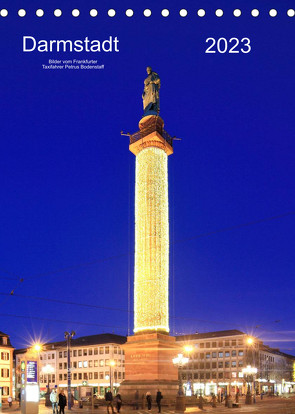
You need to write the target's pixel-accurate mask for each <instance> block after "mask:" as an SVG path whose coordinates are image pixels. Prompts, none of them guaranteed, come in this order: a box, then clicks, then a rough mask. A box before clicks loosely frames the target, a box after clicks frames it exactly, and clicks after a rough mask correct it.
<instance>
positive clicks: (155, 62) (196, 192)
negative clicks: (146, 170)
mask: <svg viewBox="0 0 295 414" xmlns="http://www.w3.org/2000/svg"><path fill="white" fill-rule="evenodd" d="M50 3H51V5H50V7H48V6H47V5H46V2H45V1H42V0H41V1H38V2H37V1H35V0H33V1H31V2H30V3H29V6H28V7H25V6H24V5H23V3H22V4H21V5H20V4H18V2H16V1H15V2H9V1H8V0H6V1H3V2H2V4H1V8H7V9H8V10H9V15H8V17H6V18H0V53H1V62H0V75H1V100H0V105H1V107H0V114H1V163H0V177H1V187H0V188H1V210H0V211H1V215H0V228H1V233H0V257H1V262H0V281H1V289H0V293H1V295H0V306H1V310H0V315H1V326H0V330H1V331H3V332H6V333H8V334H9V335H10V336H11V340H12V343H13V345H14V346H15V347H22V346H24V345H26V344H28V343H29V342H30V341H31V339H32V338H37V337H39V336H40V338H41V340H42V341H54V340H61V339H62V338H63V333H64V331H65V330H73V329H74V330H76V332H77V336H82V335H88V334H95V333H102V332H114V333H118V334H124V335H125V334H127V331H128V278H130V279H131V284H132V280H133V244H134V205H133V200H134V167H135V159H134V156H133V155H132V154H131V153H130V152H129V151H128V138H127V137H122V136H121V135H120V131H121V130H123V131H124V132H131V133H132V132H135V131H136V130H137V127H138V121H139V120H140V118H141V115H142V100H141V93H142V89H143V80H144V78H145V77H146V71H145V68H146V66H148V65H150V66H152V68H153V69H154V70H155V71H156V72H158V73H159V75H160V77H161V84H162V86H161V91H160V97H161V116H162V117H163V119H164V121H165V128H166V130H167V131H168V132H169V133H170V134H171V135H172V136H174V135H175V136H177V137H179V138H181V139H182V140H181V141H176V142H175V145H174V149H175V152H174V155H173V156H171V157H169V185H170V187H169V192H170V194H169V196H170V229H171V255H170V256H171V295H170V308H171V313H170V314H171V330H172V333H173V334H174V333H175V334H177V333H193V332H196V331H199V332H203V331H212V330H222V329H241V330H244V331H246V332H248V333H252V334H254V335H257V336H259V337H260V338H261V339H263V340H265V341H266V342H267V343H268V344H270V345H275V346H278V347H280V348H281V349H282V350H284V351H285V352H290V353H295V337H294V332H295V316H294V288H295V280H294V264H295V263H294V236H295V224H294V223H295V222H294V219H295V217H294V210H295V208H294V199H295V194H294V172H295V164H294V150H295V148H294V147H295V145H294V141H295V124H294V113H295V104H294V90H295V89H294V86H295V85H294V65H295V51H294V50H295V49H294V45H293V39H294V30H295V29H294V23H295V17H294V18H290V17H288V16H287V14H286V11H287V10H288V8H289V7H292V4H291V3H292V2H290V1H280V4H279V5H278V16H277V17H275V18H271V17H270V16H269V15H268V10H269V9H270V8H271V7H276V4H273V5H272V6H271V7H269V6H268V5H267V2H265V1H255V2H254V1H250V2H236V1H226V2H225V1H224V0H221V1H218V2H216V1H210V2H203V3H202V4H201V3H200V4H199V3H198V4H197V5H196V4H195V3H196V2H193V1H187V0H185V1H183V2H181V4H179V3H177V2H175V1H169V2H165V1H159V2H155V1H151V2H148V3H146V2H143V1H140V2H138V1H135V0H131V1H129V2H124V1H123V2H119V1H118V0H114V1H113V2H111V3H110V2H106V1H105V2H99V4H97V3H96V2H94V1H88V0H87V1H84V2H66V1H64V2H61V1H51V2H50ZM74 3H75V4H74ZM127 3H128V4H127ZM167 3H168V5H169V6H168V5H167ZM274 3H275V2H274ZM277 3H278V2H277ZM80 6H81V7H80ZM20 7H25V8H26V10H27V15H26V17H24V18H20V17H18V16H17V10H18V8H20ZM56 7H60V8H61V9H62V10H63V15H62V17H60V18H56V17H54V16H53V13H52V12H53V10H54V9H55V8H56ZM75 7H78V8H80V10H81V15H80V17H78V18H74V17H72V16H71V10H72V9H73V8H75ZM93 7H96V8H97V9H98V11H99V15H98V16H97V17H96V18H92V17H90V16H89V10H90V9H91V8H93ZM147 7H148V8H150V9H151V10H152V16H151V17H150V18H146V17H144V16H143V14H142V11H143V10H144V9H145V8H147ZM166 7H169V9H170V11H171V13H170V16H169V17H168V18H163V17H162V16H161V13H160V11H161V10H162V9H163V8H166ZM201 7H203V8H205V9H206V12H207V13H206V16H205V17H204V18H200V17H198V16H197V14H196V11H197V9H198V8H201ZM236 7H240V8H241V9H242V16H241V17H240V18H235V17H233V15H232V11H233V9H234V8H236ZM254 7H255V8H258V9H259V10H260V16H259V17H258V18H253V17H252V16H251V14H250V11H251V9H252V8H254ZM37 8H44V10H45V15H44V17H42V18H38V17H36V16H35V14H34V13H35V10H36V9H37ZM109 8H114V9H116V11H117V14H116V16H115V17H114V18H110V17H108V16H107V10H108V9H109ZM127 8H133V9H134V12H135V14H134V17H132V18H128V17H126V16H125V14H124V12H125V10H126V9H127ZM181 8H187V9H188V12H189V13H188V16H187V17H186V18H181V17H180V16H179V14H178V12H179V9H181ZM216 8H224V17H222V18H217V17H216V16H215V14H214V11H215V9H216ZM24 35H28V36H34V37H35V38H36V39H38V40H39V39H46V40H49V39H71V40H75V39H84V38H85V36H88V37H89V38H90V39H99V40H104V39H106V38H108V37H109V36H110V35H112V36H117V37H118V38H119V49H120V52H119V53H115V52H113V53H100V54H99V53H97V54H95V53H86V52H85V53H59V54H58V53H38V52H32V53H23V52H22V36H24ZM208 37H215V38H216V39H218V38H219V37H225V38H226V39H230V38H231V37H237V38H239V39H242V38H243V37H248V38H250V39H251V45H252V51H251V53H249V54H243V53H239V54H228V53H225V54H205V53H204V52H205V49H206V48H207V47H208V45H206V43H205V41H206V39H207V38H208ZM57 58H61V59H77V58H78V59H98V63H99V64H104V65H105V69H104V70H93V71H86V70H85V71H81V70H80V71H74V70H72V71H70V70H68V71H53V70H42V68H41V65H42V64H46V63H48V59H57ZM286 213H293V214H286ZM274 217H276V218H274ZM270 218H273V219H270ZM268 219H270V220H268ZM260 220H261V222H260ZM247 223H252V224H249V225H247V226H240V225H243V224H247ZM221 230H224V231H221ZM20 278H23V279H24V280H23V282H19V279H20ZM12 290H14V291H15V296H8V295H7V294H9V292H11V291H12ZM33 297H34V298H33ZM37 298H43V299H42V300H41V299H37ZM45 299H50V301H46V300H45ZM131 299H132V292H131ZM52 300H55V301H56V302H53V301H52ZM59 301H65V302H73V303H75V305H73V304H70V303H68V304H66V303H60V302H59ZM77 303H80V304H89V305H92V307H86V306H78V305H77ZM132 307H133V305H132V304H131V310H132ZM16 316H23V317H24V318H20V317H16ZM36 318H40V319H36ZM130 321H131V330H132V321H133V315H132V313H130ZM78 322H80V323H78Z"/></svg>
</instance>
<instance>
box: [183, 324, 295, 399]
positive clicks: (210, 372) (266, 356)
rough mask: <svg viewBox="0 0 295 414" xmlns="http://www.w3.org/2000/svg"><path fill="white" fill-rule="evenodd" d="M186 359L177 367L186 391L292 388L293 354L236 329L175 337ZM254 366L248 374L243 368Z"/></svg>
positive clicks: (203, 393)
mask: <svg viewBox="0 0 295 414" xmlns="http://www.w3.org/2000/svg"><path fill="white" fill-rule="evenodd" d="M176 340H177V342H178V343H179V345H180V346H181V347H182V348H183V354H184V355H185V356H187V357H189V362H188V364H187V365H186V366H184V367H183V368H182V369H181V378H182V381H183V384H184V388H185V391H186V394H187V395H192V394H202V395H210V394H211V393H214V394H217V393H221V392H227V393H229V392H230V393H236V392H237V391H238V390H239V392H240V393H246V389H247V385H248V384H249V386H250V387H251V391H252V392H254V389H255V391H256V392H257V393H260V392H271V393H282V392H293V391H295V382H293V379H294V378H293V377H292V375H293V373H294V361H295V357H294V356H292V355H287V354H284V353H282V352H280V351H279V350H276V349H272V348H270V347H267V346H265V345H264V344H263V342H262V341H261V340H259V339H258V338H254V337H252V336H249V335H247V334H246V333H244V332H241V331H238V330H228V331H217V332H208V333H200V334H198V333H197V334H193V335H185V336H178V337H177V338H176ZM247 366H251V367H255V368H257V374H255V376H252V377H251V378H250V379H251V381H249V378H248V377H247V378H246V376H245V374H244V373H243V370H244V369H246V368H247Z"/></svg>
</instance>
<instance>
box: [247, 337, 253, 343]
mask: <svg viewBox="0 0 295 414" xmlns="http://www.w3.org/2000/svg"><path fill="white" fill-rule="evenodd" d="M253 342H254V340H253V338H251V337H249V338H247V344H248V345H252V344H253Z"/></svg>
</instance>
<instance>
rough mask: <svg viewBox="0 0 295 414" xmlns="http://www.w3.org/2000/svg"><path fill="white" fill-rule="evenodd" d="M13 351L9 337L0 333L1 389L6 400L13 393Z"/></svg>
mask: <svg viewBox="0 0 295 414" xmlns="http://www.w3.org/2000/svg"><path fill="white" fill-rule="evenodd" d="M13 350H14V348H13V346H12V345H11V343H10V339H9V335H7V334H5V333H3V332H0V387H1V388H2V398H3V399H4V400H6V399H7V398H8V396H9V395H11V396H12V391H13V388H12V387H13Z"/></svg>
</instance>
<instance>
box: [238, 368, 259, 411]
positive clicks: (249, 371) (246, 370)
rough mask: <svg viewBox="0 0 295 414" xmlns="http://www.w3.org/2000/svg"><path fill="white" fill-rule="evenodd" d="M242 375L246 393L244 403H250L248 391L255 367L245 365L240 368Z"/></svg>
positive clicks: (255, 370)
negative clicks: (245, 384) (245, 383)
mask: <svg viewBox="0 0 295 414" xmlns="http://www.w3.org/2000/svg"><path fill="white" fill-rule="evenodd" d="M242 373H243V377H244V378H245V380H246V382H247V394H246V401H245V404H252V396H251V392H250V382H253V378H254V375H255V374H257V368H254V367H251V365H247V367H246V368H243V369H242Z"/></svg>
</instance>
